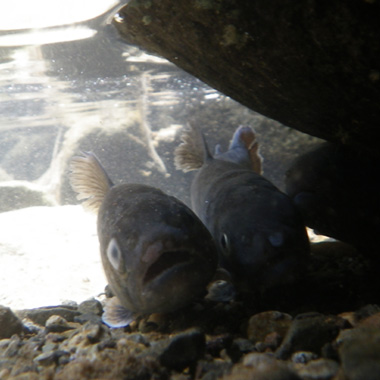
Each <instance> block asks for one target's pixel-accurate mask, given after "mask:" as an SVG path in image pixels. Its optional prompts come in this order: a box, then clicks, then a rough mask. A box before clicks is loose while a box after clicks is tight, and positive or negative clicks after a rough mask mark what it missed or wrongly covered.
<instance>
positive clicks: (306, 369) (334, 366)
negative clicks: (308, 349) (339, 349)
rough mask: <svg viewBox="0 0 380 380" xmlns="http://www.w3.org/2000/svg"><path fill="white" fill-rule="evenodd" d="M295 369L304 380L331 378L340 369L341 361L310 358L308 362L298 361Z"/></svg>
mask: <svg viewBox="0 0 380 380" xmlns="http://www.w3.org/2000/svg"><path fill="white" fill-rule="evenodd" d="M294 369H295V371H296V372H297V373H298V375H299V376H300V377H301V378H302V379H304V380H330V379H332V378H333V377H334V376H335V375H337V373H338V371H339V363H338V362H336V361H334V360H331V359H323V358H321V359H317V360H310V361H308V362H307V363H305V364H303V363H298V364H297V365H295V366H294Z"/></svg>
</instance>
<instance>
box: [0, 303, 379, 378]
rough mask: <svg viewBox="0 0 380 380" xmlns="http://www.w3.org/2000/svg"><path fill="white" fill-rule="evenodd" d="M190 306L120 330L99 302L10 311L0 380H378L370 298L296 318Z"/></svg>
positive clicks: (375, 314) (375, 316)
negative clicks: (336, 311) (356, 306)
mask: <svg viewBox="0 0 380 380" xmlns="http://www.w3.org/2000/svg"><path fill="white" fill-rule="evenodd" d="M81 305H82V306H81ZM197 305H199V307H190V308H189V309H188V311H187V312H179V313H178V314H175V313H174V314H171V315H170V316H168V315H166V316H165V315H164V314H153V315H151V316H147V317H146V318H143V319H140V320H139V321H137V322H136V323H134V324H132V326H129V327H127V328H120V329H110V328H109V327H108V326H106V325H104V324H103V323H102V322H101V321H99V319H98V318H99V317H100V316H99V312H100V308H99V304H98V301H97V300H86V301H84V302H83V303H82V304H79V305H77V306H75V305H69V306H66V305H64V306H58V307H44V308H39V309H35V310H29V311H23V316H24V318H23V319H22V320H20V317H17V316H16V315H18V313H17V314H15V313H13V312H12V311H10V312H11V315H13V316H14V318H16V320H17V321H18V323H19V324H21V326H19V329H18V330H17V331H18V333H16V334H13V335H11V336H10V337H9V336H8V337H7V338H3V339H0V380H3V379H4V380H8V379H11V380H15V379H16V380H24V379H25V380H26V379H28V380H29V379H32V380H33V379H43V380H45V379H46V380H48V379H53V378H54V379H55V380H68V379H70V380H71V379H93V378H98V379H104V380H108V379H112V380H119V379H159V380H169V379H172V380H190V379H192V378H197V379H200V380H217V379H224V380H253V379H255V380H272V379H273V380H343V379H344V380H361V379H366V380H375V379H378V378H379V377H378V373H380V364H379V363H380V328H379V318H380V312H379V311H378V310H379V309H378V307H377V306H376V305H369V306H367V307H365V308H362V309H360V310H357V311H351V312H347V313H342V314H341V316H331V315H324V314H320V313H304V314H299V315H297V316H296V317H295V318H293V317H292V316H291V315H290V314H286V313H282V312H278V311H266V312H261V313H257V314H253V315H252V313H249V314H248V313H247V314H244V309H243V308H242V307H241V306H239V304H238V303H237V301H233V302H231V303H230V304H229V305H228V308H227V309H225V308H224V306H225V305H224V306H223V305H221V304H215V303H212V302H210V301H209V300H205V301H204V303H202V302H198V303H197ZM221 306H223V308H221ZM7 312H9V311H7ZM222 313H223V314H222ZM344 314H345V315H346V316H347V315H350V317H349V318H350V319H351V321H355V323H354V324H352V323H350V322H349V320H348V319H347V318H344V316H343V315H344ZM30 316H31V317H32V318H33V319H31V318H30ZM82 316H88V318H81V317H82ZM95 317H96V318H95ZM202 317H203V319H202ZM176 318H177V319H176ZM244 319H245V320H244ZM5 321H7V319H5ZM79 321H81V323H80V322H79ZM142 321H144V322H142ZM6 323H7V322H6ZM10 323H12V322H10ZM23 323H24V325H25V327H23ZM27 326H29V327H27ZM149 326H150V328H148V327H149ZM153 326H155V327H154V328H153ZM186 326H187V327H186ZM216 327H217V328H216ZM2 328H3V329H4V330H7V324H5V325H3V326H2ZM221 331H222V332H221ZM376 376H377V377H376Z"/></svg>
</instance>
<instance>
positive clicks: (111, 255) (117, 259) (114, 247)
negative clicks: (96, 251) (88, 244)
mask: <svg viewBox="0 0 380 380" xmlns="http://www.w3.org/2000/svg"><path fill="white" fill-rule="evenodd" d="M107 257H108V260H109V262H110V263H111V265H112V266H113V267H114V269H116V270H118V269H119V268H120V263H121V250H120V248H119V244H117V241H116V239H115V238H112V239H111V240H110V242H109V243H108V247H107Z"/></svg>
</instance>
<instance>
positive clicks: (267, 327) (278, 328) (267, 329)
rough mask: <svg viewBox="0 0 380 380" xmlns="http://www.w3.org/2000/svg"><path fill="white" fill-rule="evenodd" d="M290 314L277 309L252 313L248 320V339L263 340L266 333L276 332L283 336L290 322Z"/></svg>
mask: <svg viewBox="0 0 380 380" xmlns="http://www.w3.org/2000/svg"><path fill="white" fill-rule="evenodd" d="M292 319H293V318H292V316H291V315H289V314H286V313H281V312H279V311H265V312H262V313H258V314H255V315H253V316H252V317H251V318H250V319H249V322H248V327H247V335H248V339H250V340H251V341H253V342H254V343H256V342H263V341H264V340H265V337H266V336H267V335H268V334H271V333H274V332H276V333H277V334H278V335H279V336H280V337H284V336H285V334H286V332H287V330H288V328H289V327H290V325H291V322H292Z"/></svg>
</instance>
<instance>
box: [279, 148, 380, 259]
mask: <svg viewBox="0 0 380 380" xmlns="http://www.w3.org/2000/svg"><path fill="white" fill-rule="evenodd" d="M379 165H380V160H379V158H378V157H372V156H370V155H368V154H366V152H363V151H360V150H357V149H356V148H355V147H352V146H348V145H347V146H346V145H340V144H335V143H331V142H323V143H318V144H316V145H315V146H313V147H312V148H310V149H309V150H308V151H307V152H305V153H303V154H302V155H300V156H298V157H296V158H295V159H294V160H293V162H292V163H291V165H290V167H289V168H288V170H287V172H286V176H285V191H286V193H287V194H288V195H289V196H290V197H291V198H292V199H293V201H294V203H295V204H296V206H297V207H298V209H299V210H300V212H301V214H302V215H303V218H304V221H305V223H306V225H307V226H308V227H310V228H312V229H314V231H315V232H316V233H318V234H321V235H326V236H329V237H332V238H334V239H337V240H340V241H343V242H345V243H348V244H351V245H353V246H354V247H356V248H357V249H358V250H359V251H360V252H361V253H362V254H363V255H365V256H368V257H370V258H376V259H377V256H378V255H377V252H378V239H377V236H378V235H379V233H380V203H379V187H378V183H379V171H378V170H377V169H376V168H378V167H379Z"/></svg>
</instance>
